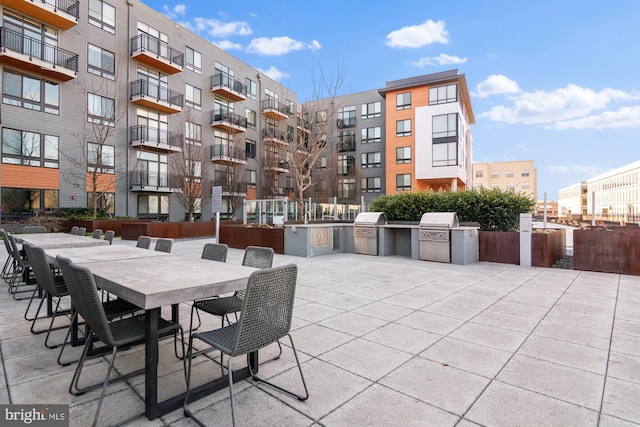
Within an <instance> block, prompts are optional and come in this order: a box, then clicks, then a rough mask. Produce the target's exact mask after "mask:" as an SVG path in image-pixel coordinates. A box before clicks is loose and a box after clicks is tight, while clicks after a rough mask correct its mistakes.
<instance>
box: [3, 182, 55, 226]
mask: <svg viewBox="0 0 640 427" xmlns="http://www.w3.org/2000/svg"><path fill="white" fill-rule="evenodd" d="M57 207H58V190H42V189H31V188H7V187H2V216H3V217H4V218H5V219H6V218H18V217H22V216H31V215H33V214H35V213H36V212H37V211H39V210H48V211H49V210H53V209H56V208H57Z"/></svg>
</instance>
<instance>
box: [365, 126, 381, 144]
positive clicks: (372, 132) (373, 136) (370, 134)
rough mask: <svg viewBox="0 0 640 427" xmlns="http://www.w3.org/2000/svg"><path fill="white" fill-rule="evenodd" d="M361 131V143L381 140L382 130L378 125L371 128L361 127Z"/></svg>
mask: <svg viewBox="0 0 640 427" xmlns="http://www.w3.org/2000/svg"><path fill="white" fill-rule="evenodd" d="M360 132H361V135H360V136H361V142H362V143H363V144H369V143H371V142H380V141H382V136H381V134H382V131H381V128H380V126H376V127H372V128H362V129H360Z"/></svg>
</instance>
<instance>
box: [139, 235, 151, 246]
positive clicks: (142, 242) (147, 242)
mask: <svg viewBox="0 0 640 427" xmlns="http://www.w3.org/2000/svg"><path fill="white" fill-rule="evenodd" d="M150 247H151V237H149V236H138V241H137V242H136V248H142V249H149V248H150Z"/></svg>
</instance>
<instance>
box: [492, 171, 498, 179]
mask: <svg viewBox="0 0 640 427" xmlns="http://www.w3.org/2000/svg"><path fill="white" fill-rule="evenodd" d="M491 178H500V174H499V173H498V172H491Z"/></svg>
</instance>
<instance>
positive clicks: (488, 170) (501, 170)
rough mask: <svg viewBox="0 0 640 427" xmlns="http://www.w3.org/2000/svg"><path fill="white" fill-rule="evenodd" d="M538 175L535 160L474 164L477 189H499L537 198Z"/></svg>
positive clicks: (474, 182) (474, 179)
mask: <svg viewBox="0 0 640 427" xmlns="http://www.w3.org/2000/svg"><path fill="white" fill-rule="evenodd" d="M537 182H538V174H537V171H536V168H535V167H534V165H533V160H518V161H513V162H491V163H474V164H473V186H474V187H475V188H482V187H484V188H499V189H501V190H513V191H515V192H516V193H525V194H530V195H532V196H534V197H536V198H537V191H538V188H537V187H538V184H537Z"/></svg>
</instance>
